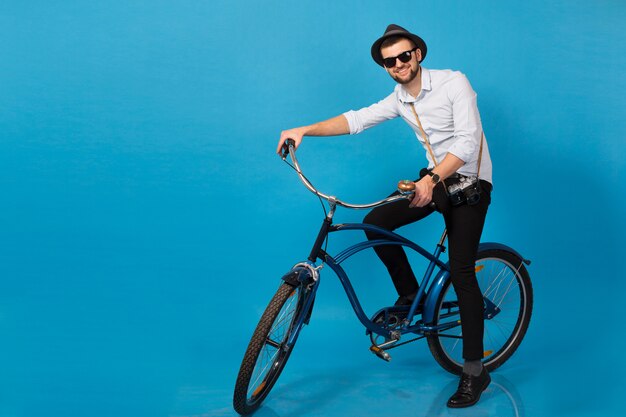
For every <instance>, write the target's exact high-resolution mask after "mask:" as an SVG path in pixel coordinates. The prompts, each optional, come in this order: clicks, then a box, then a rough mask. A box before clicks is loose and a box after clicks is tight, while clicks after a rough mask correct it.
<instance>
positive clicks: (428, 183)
mask: <svg viewBox="0 0 626 417" xmlns="http://www.w3.org/2000/svg"><path fill="white" fill-rule="evenodd" d="M433 188H435V184H433V182H432V180H431V179H430V177H429V176H425V177H424V178H422V179H421V180H419V181H417V182H416V183H415V194H414V195H413V200H411V202H410V203H409V207H424V206H425V205H427V204H428V203H430V202H431V200H432V199H433Z"/></svg>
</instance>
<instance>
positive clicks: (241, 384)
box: [233, 283, 306, 415]
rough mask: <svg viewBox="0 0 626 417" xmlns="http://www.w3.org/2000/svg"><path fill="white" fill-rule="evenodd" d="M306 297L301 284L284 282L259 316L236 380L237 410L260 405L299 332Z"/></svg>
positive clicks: (242, 412)
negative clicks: (295, 284) (296, 285)
mask: <svg viewBox="0 0 626 417" xmlns="http://www.w3.org/2000/svg"><path fill="white" fill-rule="evenodd" d="M305 298H306V296H305V294H304V293H303V289H302V287H301V286H299V287H293V286H291V285H289V284H286V283H283V284H281V286H280V287H279V288H278V291H277V292H276V294H275V295H274V297H273V298H272V300H271V301H270V303H269V305H268V306H267V308H266V309H265V312H264V313H263V315H262V316H261V320H260V321H259V324H258V325H257V327H256V329H255V331H254V333H253V335H252V339H251V340H250V343H249V345H248V349H247V350H246V353H245V355H244V357H243V361H242V363H241V368H240V369H239V375H238V377H237V382H236V384H235V393H234V396H233V406H234V408H235V411H237V412H238V413H239V414H241V415H246V414H250V413H252V412H254V411H255V410H256V409H257V408H258V407H259V406H260V405H261V403H262V402H263V400H264V399H265V397H267V394H269V392H270V390H271V389H272V387H273V386H274V383H275V382H276V380H277V379H278V377H279V375H280V373H281V372H282V370H283V368H284V367H285V364H286V363H287V359H289V355H290V354H291V351H292V349H293V346H294V344H295V342H296V339H297V337H298V333H299V332H300V327H301V326H298V325H297V322H298V319H299V318H300V317H301V316H302V313H303V308H304V300H305ZM290 339H291V342H290V341H289V340H290Z"/></svg>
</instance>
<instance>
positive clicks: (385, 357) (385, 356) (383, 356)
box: [370, 345, 391, 362]
mask: <svg viewBox="0 0 626 417" xmlns="http://www.w3.org/2000/svg"><path fill="white" fill-rule="evenodd" d="M370 351H372V353H373V354H374V355H376V356H378V357H379V358H380V359H382V360H384V361H386V362H389V361H391V355H390V354H389V353H387V352H385V350H384V349H382V348H379V347H378V346H376V345H372V346H370Z"/></svg>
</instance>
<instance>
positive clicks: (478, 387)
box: [448, 366, 491, 408]
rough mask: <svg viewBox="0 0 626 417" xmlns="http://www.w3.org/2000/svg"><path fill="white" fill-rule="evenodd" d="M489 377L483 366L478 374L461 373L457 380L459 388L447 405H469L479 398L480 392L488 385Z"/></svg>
mask: <svg viewBox="0 0 626 417" xmlns="http://www.w3.org/2000/svg"><path fill="white" fill-rule="evenodd" d="M490 382H491V377H490V376H489V372H487V369H486V368H485V367H484V366H483V371H482V372H481V373H480V375H478V376H473V375H468V374H465V373H464V374H463V375H461V381H460V382H459V388H458V389H457V390H456V392H455V393H454V395H453V396H452V397H450V399H449V400H448V407H450V408H463V407H469V406H472V405H474V404H476V403H477V402H478V400H480V394H482V393H483V391H484V390H485V389H486V388H487V387H488V386H489V383H490Z"/></svg>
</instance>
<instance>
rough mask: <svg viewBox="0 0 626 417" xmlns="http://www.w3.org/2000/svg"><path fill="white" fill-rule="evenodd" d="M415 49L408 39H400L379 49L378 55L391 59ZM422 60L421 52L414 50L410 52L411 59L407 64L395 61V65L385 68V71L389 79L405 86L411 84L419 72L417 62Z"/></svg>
mask: <svg viewBox="0 0 626 417" xmlns="http://www.w3.org/2000/svg"><path fill="white" fill-rule="evenodd" d="M413 48H415V46H414V45H413V42H411V41H410V40H408V39H401V40H400V41H398V42H396V43H394V44H393V45H390V46H386V47H384V48H381V50H380V53H381V55H382V57H383V59H385V58H391V57H395V56H398V55H400V54H402V53H403V52H406V51H410V50H411V49H413ZM421 59H422V51H420V50H419V49H416V50H415V51H413V52H411V59H410V60H409V62H402V61H400V60H399V59H396V63H395V65H394V66H392V67H387V66H385V69H386V70H387V72H388V73H389V75H391V78H393V79H394V80H396V82H398V83H400V84H407V83H409V82H411V81H412V80H413V79H414V78H415V77H416V76H417V73H418V72H419V61H420V60H421Z"/></svg>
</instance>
